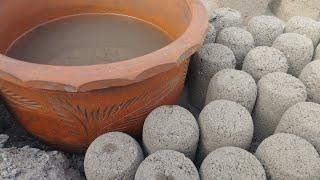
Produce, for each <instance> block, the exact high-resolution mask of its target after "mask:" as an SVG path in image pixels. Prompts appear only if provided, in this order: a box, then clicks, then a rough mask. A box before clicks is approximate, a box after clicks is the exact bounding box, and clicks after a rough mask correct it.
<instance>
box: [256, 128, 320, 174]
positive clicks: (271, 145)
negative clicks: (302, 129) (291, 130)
mask: <svg viewBox="0 0 320 180" xmlns="http://www.w3.org/2000/svg"><path fill="white" fill-rule="evenodd" d="M255 156H256V157H257V158H258V159H259V160H260V162H261V163H262V165H263V166H264V169H265V170H266V174H267V177H268V179H275V180H276V179H279V180H280V179H281V180H307V179H308V180H313V179H314V180H316V179H319V177H320V157H319V154H318V152H317V151H316V149H315V148H314V147H313V146H312V145H311V144H310V143H309V142H308V141H306V140H305V139H303V138H301V137H298V136H296V135H293V134H282V133H281V134H275V135H273V136H270V137H269V138H267V139H265V140H264V141H263V142H262V143H261V144H260V145H259V147H258V149H257V151H256V153H255Z"/></svg>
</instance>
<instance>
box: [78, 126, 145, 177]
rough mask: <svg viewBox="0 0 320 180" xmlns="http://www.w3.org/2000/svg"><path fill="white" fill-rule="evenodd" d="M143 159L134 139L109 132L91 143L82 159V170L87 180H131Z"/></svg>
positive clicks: (122, 134)
mask: <svg viewBox="0 0 320 180" xmlns="http://www.w3.org/2000/svg"><path fill="white" fill-rule="evenodd" d="M143 158H144V157H143V152H142V149H141V148H140V145H139V144H138V142H137V141H136V140H135V139H133V138H132V137H130V136H129V135H127V134H124V133H120V132H111V133H107V134H104V135H102V136H100V137H98V138H97V139H96V140H94V141H93V142H92V143H91V145H90V146H89V148H88V150H87V152H86V156H85V159H84V170H85V174H86V177H87V179H88V180H101V179H106V180H114V179H121V180H132V179H133V178H134V175H135V172H136V170H137V169H138V167H139V165H140V163H141V162H142V161H143Z"/></svg>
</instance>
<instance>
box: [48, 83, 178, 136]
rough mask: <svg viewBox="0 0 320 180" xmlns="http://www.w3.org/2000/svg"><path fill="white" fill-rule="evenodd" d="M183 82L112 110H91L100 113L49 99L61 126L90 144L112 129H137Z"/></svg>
mask: <svg viewBox="0 0 320 180" xmlns="http://www.w3.org/2000/svg"><path fill="white" fill-rule="evenodd" d="M182 80H183V79H181V78H178V77H176V78H174V79H173V80H171V81H169V82H168V83H167V85H165V86H163V87H162V88H160V89H155V90H154V91H150V92H147V93H143V94H141V95H139V96H137V97H133V98H132V99H129V100H127V101H126V102H123V103H120V104H114V105H112V106H108V107H97V106H94V105H93V106H91V107H95V108H96V109H92V108H91V107H85V105H84V104H82V105H80V104H71V101H69V100H68V99H65V98H64V99H62V98H57V97H48V102H49V103H50V104H51V105H52V108H53V110H54V111H55V112H56V113H57V114H58V115H59V117H60V118H61V120H62V122H61V123H62V124H63V125H65V126H66V127H67V128H68V130H69V133H71V134H72V135H75V136H78V137H86V138H87V139H86V140H91V139H93V138H95V137H97V136H98V135H99V134H101V133H104V132H108V131H110V130H111V129H109V128H110V127H113V128H114V127H117V129H112V130H116V131H124V130H126V129H128V128H129V127H130V126H133V125H135V124H136V123H137V120H139V119H141V118H142V117H145V116H146V115H147V114H148V113H149V112H150V111H152V110H153V109H155V108H156V107H157V106H158V105H159V104H160V103H161V102H162V101H163V100H164V98H165V97H167V96H168V95H170V94H171V92H172V91H173V90H175V87H176V86H177V84H178V83H179V82H181V81H182ZM159 97H160V98H159ZM137 103H139V104H140V105H139V106H140V108H139V109H135V110H133V111H132V112H126V115H125V116H123V117H122V118H120V119H116V120H110V118H111V117H112V116H114V115H116V114H118V113H123V111H125V110H128V109H129V107H130V106H132V105H135V104H137ZM79 128H80V129H81V130H80V131H79Z"/></svg>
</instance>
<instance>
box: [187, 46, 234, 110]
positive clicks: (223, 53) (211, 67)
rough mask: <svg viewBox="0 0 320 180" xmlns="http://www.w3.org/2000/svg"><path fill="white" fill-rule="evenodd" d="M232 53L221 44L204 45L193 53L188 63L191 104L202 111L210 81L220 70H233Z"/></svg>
mask: <svg viewBox="0 0 320 180" xmlns="http://www.w3.org/2000/svg"><path fill="white" fill-rule="evenodd" d="M235 67H236V59H235V57H234V55H233V52H232V51H231V50H230V49H229V48H228V47H226V46H224V45H221V44H213V43H210V44H206V45H204V46H203V47H202V48H201V49H200V51H198V52H197V53H195V55H194V56H193V59H192V60H191V63H190V75H189V90H190V99H191V102H192V104H193V105H194V106H195V107H197V108H199V109H202V108H203V106H204V103H205V99H206V95H207V89H208V85H209V82H210V79H211V78H212V77H213V76H214V75H215V74H216V73H217V72H219V71H220V70H222V69H227V68H229V69H234V68H235Z"/></svg>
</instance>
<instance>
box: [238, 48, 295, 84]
mask: <svg viewBox="0 0 320 180" xmlns="http://www.w3.org/2000/svg"><path fill="white" fill-rule="evenodd" d="M288 68H289V65H288V61H287V58H286V56H285V55H284V54H283V53H282V52H281V51H279V50H278V49H275V48H273V47H268V46H259V47H256V48H254V49H252V50H251V51H250V52H249V53H248V54H247V56H246V58H245V59H244V62H243V66H242V70H243V71H245V72H247V73H249V74H251V76H252V77H253V78H254V79H255V80H256V81H259V80H260V79H261V78H262V77H263V76H264V75H267V74H269V73H273V72H284V73H287V72H288Z"/></svg>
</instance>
